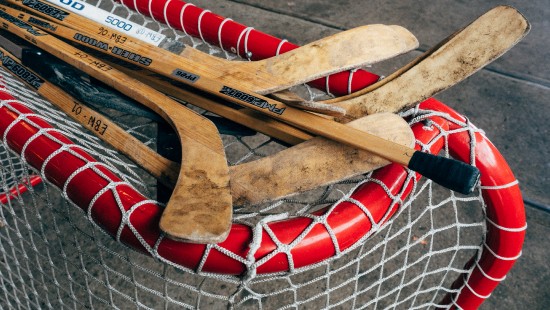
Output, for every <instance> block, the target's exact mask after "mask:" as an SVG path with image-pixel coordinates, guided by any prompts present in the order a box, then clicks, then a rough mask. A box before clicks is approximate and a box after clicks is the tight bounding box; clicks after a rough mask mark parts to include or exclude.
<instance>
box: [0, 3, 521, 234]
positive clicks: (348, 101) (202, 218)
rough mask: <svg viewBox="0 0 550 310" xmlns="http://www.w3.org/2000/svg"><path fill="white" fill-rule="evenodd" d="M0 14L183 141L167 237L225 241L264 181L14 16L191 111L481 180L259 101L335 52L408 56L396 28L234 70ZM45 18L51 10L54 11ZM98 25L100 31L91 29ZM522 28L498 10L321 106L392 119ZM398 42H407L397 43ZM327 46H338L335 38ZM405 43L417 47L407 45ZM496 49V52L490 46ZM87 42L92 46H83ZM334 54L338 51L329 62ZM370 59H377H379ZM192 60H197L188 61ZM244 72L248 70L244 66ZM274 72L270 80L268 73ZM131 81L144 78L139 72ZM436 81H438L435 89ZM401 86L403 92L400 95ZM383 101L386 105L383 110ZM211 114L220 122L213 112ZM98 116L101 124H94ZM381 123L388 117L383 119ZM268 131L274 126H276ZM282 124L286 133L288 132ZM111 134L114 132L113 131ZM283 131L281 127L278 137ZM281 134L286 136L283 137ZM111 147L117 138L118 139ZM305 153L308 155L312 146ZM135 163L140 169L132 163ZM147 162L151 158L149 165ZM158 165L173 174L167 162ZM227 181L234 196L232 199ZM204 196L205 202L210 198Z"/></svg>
mask: <svg viewBox="0 0 550 310" xmlns="http://www.w3.org/2000/svg"><path fill="white" fill-rule="evenodd" d="M18 3H19V4H20V2H16V4H18ZM23 7H24V8H26V9H30V10H33V9H37V8H42V10H43V9H44V6H34V7H33V6H23ZM5 10H6V11H5V13H2V16H1V18H2V19H3V22H4V25H5V28H7V30H8V31H10V32H12V33H14V34H16V35H18V36H21V37H23V38H24V39H25V40H27V41H28V42H30V43H32V44H34V45H36V46H38V47H40V48H42V49H44V50H45V51H47V52H49V53H51V54H53V55H55V56H57V57H59V58H62V59H64V60H65V61H67V62H69V63H72V64H74V65H75V66H77V67H79V69H81V70H83V71H85V72H86V73H88V74H90V75H92V76H95V77H96V78H98V79H101V80H102V81H103V82H106V83H107V84H110V85H111V86H113V87H115V88H117V89H118V90H120V91H122V92H123V93H125V94H126V95H128V96H131V97H133V98H134V99H136V100H137V101H140V102H141V103H143V104H145V105H147V106H148V107H150V108H151V109H153V110H154V111H155V112H157V113H159V114H160V115H161V116H163V118H165V119H166V120H167V121H168V122H169V123H171V125H172V126H173V127H175V130H176V131H177V132H178V134H179V135H180V139H181V142H182V163H184V165H183V167H182V168H181V170H179V171H178V172H179V174H178V178H177V184H176V189H175V191H174V194H173V196H172V199H171V201H170V202H169V204H168V207H167V209H166V211H165V213H164V215H163V219H162V221H161V225H162V227H163V229H164V230H165V231H166V232H167V233H168V234H169V235H171V236H172V237H175V238H182V239H185V240H192V241H196V242H218V241H220V240H223V238H224V237H225V235H226V231H227V228H228V227H229V222H230V219H231V208H230V206H231V203H232V199H233V198H232V196H231V194H233V196H237V195H236V194H235V192H236V191H237V190H236V189H235V188H237V187H239V186H242V187H245V186H246V182H249V183H250V182H256V181H252V180H257V179H261V176H249V177H250V179H249V180H248V181H243V182H239V179H238V178H237V177H236V175H242V174H243V173H244V172H242V171H241V172H234V171H233V172H231V171H230V170H229V168H227V164H226V161H225V158H224V154H223V148H222V147H221V143H220V142H219V138H218V137H217V132H216V131H215V130H214V127H213V126H212V124H211V123H210V122H209V121H206V120H204V119H203V118H201V117H199V116H197V115H195V114H194V113H190V112H189V111H187V110H186V109H183V108H181V106H179V105H178V104H177V103H173V102H172V101H168V99H167V98H166V97H163V96H162V95H161V94H159V93H157V92H155V91H154V90H153V89H148V88H147V87H146V85H145V84H142V83H138V82H136V81H133V80H132V79H130V78H129V77H128V76H127V75H124V74H122V73H120V72H118V71H116V70H115V69H114V68H113V67H114V65H111V64H109V63H107V62H105V61H103V60H98V59H95V58H93V57H92V56H91V55H90V54H89V53H85V52H83V51H81V50H77V49H75V48H74V47H72V46H70V45H67V44H65V43H63V42H61V41H59V40H56V39H54V38H53V37H50V36H47V35H45V33H44V32H41V31H37V30H36V29H34V28H32V27H31V26H29V25H28V24H25V23H23V22H22V21H20V20H19V19H18V18H22V19H25V18H27V20H28V21H29V22H33V23H34V24H35V25H39V26H41V27H43V29H45V30H48V31H52V32H53V33H54V34H56V35H59V36H61V37H64V38H65V39H70V40H76V41H79V42H80V43H84V44H85V45H87V47H92V48H95V49H97V50H99V51H105V52H107V53H108V54H109V55H111V56H116V57H118V58H120V59H123V60H130V61H132V62H133V63H134V64H138V65H142V66H144V67H145V68H147V69H151V70H154V71H155V72H156V73H158V74H162V75H165V76H167V77H169V78H171V79H176V80H178V82H180V83H183V84H185V85H183V84H179V85H178V88H174V87H172V86H170V85H167V84H166V83H164V82H158V83H159V84H157V86H156V87H158V88H159V89H163V90H164V91H166V92H168V91H170V92H173V93H172V95H174V96H176V95H177V96H182V97H184V99H185V100H186V101H190V102H192V103H195V101H205V102H207V103H208V104H211V105H216V103H214V102H212V101H211V100H209V99H206V98H205V97H202V96H203V95H205V94H204V93H209V94H210V95H214V96H215V97H216V98H222V99H225V100H228V101H231V102H233V103H236V104H240V105H244V106H247V107H250V108H253V109H255V110H256V111H259V112H267V114H269V115H270V116H273V117H275V118H276V119H278V120H282V121H284V122H286V123H289V124H291V125H293V126H296V127H299V128H300V129H301V130H303V131H306V132H309V133H310V134H314V135H321V136H326V137H328V138H329V139H333V140H337V141H340V142H342V143H346V144H350V145H352V146H354V147H358V148H362V149H366V150H368V151H370V152H373V153H374V154H377V155H380V156H382V157H385V158H388V159H390V160H392V161H395V162H398V163H401V164H403V165H406V166H409V167H410V168H411V169H413V170H416V171H418V172H420V173H422V174H425V175H427V176H428V177H431V178H433V179H434V180H435V181H436V182H440V183H443V185H445V186H449V187H451V188H453V189H455V190H458V191H461V192H464V193H468V192H469V191H470V190H471V189H472V188H473V187H474V186H475V184H476V182H477V177H478V176H477V172H476V169H475V168H472V167H469V166H467V165H465V164H461V163H458V162H455V161H451V160H448V159H443V158H439V157H432V156H428V155H427V154H422V153H419V152H417V151H414V150H412V149H410V148H409V147H403V146H400V145H398V144H395V143H390V142H387V141H385V140H384V139H380V138H376V137H373V136H371V135H367V134H365V133H364V132H362V131H360V130H353V129H351V128H350V127H351V126H344V125H341V124H339V123H336V122H334V121H331V120H327V119H326V118H323V117H320V116H317V115H314V114H311V113H308V112H303V111H300V110H296V109H293V108H291V107H288V106H286V105H284V104H283V103H282V102H280V101H277V100H273V99H271V98H268V97H263V96H261V95H260V94H265V93H269V92H274V91H277V90H282V89H286V88H288V87H290V86H292V85H293V84H295V83H302V82H305V81H307V80H309V79H313V78H316V77H319V76H321V75H323V74H328V73H331V72H333V71H331V70H333V69H334V68H325V69H323V70H327V71H324V72H322V73H319V72H320V71H322V69H321V68H320V67H321V66H320V65H319V64H318V63H314V65H313V66H310V67H309V68H311V71H308V70H306V69H305V68H308V67H307V65H308V63H311V61H309V60H310V58H311V57H315V59H319V61H321V60H322V59H325V56H326V57H329V56H330V55H335V54H336V55H340V53H339V52H338V51H341V50H342V46H343V47H346V48H348V49H350V50H351V51H353V53H352V54H353V55H355V56H360V55H363V56H364V55H368V57H367V58H368V59H367V60H365V59H359V60H353V61H350V63H336V68H337V69H342V70H344V69H349V68H352V67H355V66H360V65H364V64H368V63H373V62H376V61H379V60H383V59H386V58H389V57H392V56H394V55H396V54H398V53H401V52H404V51H406V50H408V49H411V48H414V46H415V40H411V37H410V34H408V33H407V32H405V31H403V30H402V29H400V28H396V27H390V26H385V27H372V26H371V27H366V28H361V29H356V30H353V31H351V32H348V33H344V34H343V35H342V36H343V37H342V38H343V39H342V41H340V42H341V44H342V45H340V47H338V44H334V45H332V43H331V44H326V43H323V41H321V42H316V43H314V44H311V45H308V46H306V47H305V48H304V49H299V50H296V51H295V52H293V53H291V54H285V57H286V58H284V57H279V58H274V59H271V60H268V61H264V62H257V63H248V64H242V66H241V65H237V64H231V66H228V64H227V63H223V62H220V61H217V60H215V59H211V58H209V57H207V56H206V55H201V54H198V53H197V52H192V50H191V52H189V53H190V54H197V55H195V56H194V57H188V58H178V57H175V56H174V55H163V53H164V52H162V51H161V50H157V49H155V48H153V47H152V46H148V45H145V44H143V43H141V42H138V41H134V40H133V39H131V38H127V39H126V40H124V42H120V41H121V40H120V35H112V33H113V31H110V33H108V36H107V37H94V36H95V33H93V32H88V31H91V30H92V29H90V30H83V29H85V25H93V23H92V22H87V23H84V22H81V23H79V22H77V21H72V22H71V23H69V24H67V26H70V27H73V28H74V29H78V30H73V29H70V28H65V27H63V26H61V25H56V24H54V23H52V22H50V21H45V20H40V19H39V18H37V17H31V16H28V15H24V14H19V12H14V11H10V9H8V8H5ZM39 11H40V9H38V11H34V13H39ZM43 11H45V12H52V10H43ZM10 14H12V15H10ZM14 16H17V17H18V18H16V17H14ZM71 16H74V15H71ZM66 21H67V22H68V19H66ZM95 27H96V31H97V29H98V28H97V27H98V26H95ZM372 28H374V29H372ZM371 30H375V31H376V34H375V35H374V37H376V39H377V40H381V38H383V37H384V36H385V35H387V34H388V33H390V34H391V35H390V36H388V37H387V38H388V40H387V42H389V46H384V45H382V44H381V43H380V44H379V43H378V41H374V43H375V44H373V41H369V40H367V41H366V42H362V41H361V40H357V37H355V36H357V35H358V34H357V31H359V32H361V31H362V32H364V36H361V38H363V37H365V38H369V34H370V32H371ZM396 30H398V31H396ZM527 30H528V24H527V23H526V22H525V20H524V19H523V18H522V17H521V15H519V14H518V13H517V12H516V11H515V10H513V9H511V8H507V7H499V8H497V9H495V10H493V11H491V12H489V13H488V14H486V15H484V16H483V17H482V18H480V19H479V20H477V21H476V22H474V23H473V24H471V25H470V26H468V27H467V28H465V29H464V30H463V31H461V32H459V33H458V34H455V35H453V36H451V37H450V38H449V39H448V40H445V41H444V42H442V43H441V44H439V45H438V46H436V47H435V48H434V49H433V50H430V51H429V52H428V53H426V54H425V55H423V56H422V57H420V58H418V59H417V60H415V61H414V62H412V63H411V64H409V65H407V66H406V67H405V68H403V69H402V70H399V71H398V72H396V73H395V74H393V75H392V76H390V77H389V78H387V79H384V80H382V81H381V82H380V84H377V85H374V87H372V88H369V89H368V92H365V93H364V94H363V93H360V94H359V93H358V94H352V95H351V96H349V97H345V98H340V99H336V100H333V101H330V102H327V103H329V104H335V105H337V106H340V107H342V108H344V109H345V110H347V114H346V116H345V117H342V119H349V118H359V117H362V116H364V115H365V114H367V113H369V112H371V113H372V112H373V111H376V112H379V111H382V110H389V111H397V110H400V109H403V108H405V107H407V106H410V105H412V104H415V103H417V102H419V101H420V100H422V99H425V98H427V97H429V96H431V95H433V94H434V93H436V92H437V91H439V90H442V89H445V88H446V87H449V86H451V85H453V84H454V83H456V82H458V81H460V80H461V79H463V78H465V77H467V76H469V75H470V74H472V73H473V72H475V71H476V70H478V69H479V68H481V67H482V66H483V65H485V64H486V63H488V62H489V61H491V60H493V59H495V58H496V57H498V56H499V55H501V54H502V53H503V52H505V51H506V50H507V49H508V48H510V47H511V46H512V45H513V44H515V43H516V42H517V41H518V40H519V39H521V37H522V36H523V35H524V34H525V33H526V31H527ZM502 34H506V35H505V36H504V37H505V39H503V36H502ZM346 35H349V37H347V38H346ZM371 35H372V34H371ZM480 35H483V36H484V39H485V40H486V41H485V42H484V43H485V44H487V45H488V46H490V47H491V48H490V49H488V48H487V46H485V45H482V44H479V43H478V44H477V45H476V44H472V42H476V41H478V38H479V36H480ZM396 36H397V37H396ZM400 36H405V37H404V38H402V37H400ZM110 38H114V40H113V41H110ZM328 40H329V41H338V40H337V39H336V38H331V39H328ZM350 42H353V43H355V44H357V45H355V48H350V47H349V46H348V44H350ZM381 42H384V40H381ZM411 42H413V43H414V44H410V43H411ZM496 42H498V43H499V44H498V45H497V44H495V43H496ZM90 43H92V44H91V45H90ZM100 43H101V44H100ZM363 44H364V45H363ZM92 45H93V46H92ZM320 46H321V47H324V48H327V49H328V48H335V50H332V51H327V50H325V51H324V52H323V51H321V50H320V48H319V47H320ZM391 46H398V47H399V49H398V51H395V50H392V49H391ZM457 46H465V49H468V53H469V54H470V55H471V54H476V53H479V55H481V57H472V59H475V60H476V61H475V62H473V61H472V62H469V63H468V64H467V66H466V65H464V61H463V59H464V58H463V55H464V54H463V53H464V50H461V49H460V48H458V47H457ZM367 47H374V48H378V47H380V49H381V51H378V50H377V49H375V50H371V51H370V52H371V53H366V54H363V53H364V50H365V49H366V48H367ZM187 51H189V49H187ZM334 51H336V53H335V54H334ZM377 52H381V53H380V54H378V53H377ZM189 53H187V54H189ZM312 55H313V56H312ZM442 55H443V56H442ZM346 56H347V55H346ZM350 56H351V55H350ZM476 56H477V54H476ZM300 57H305V60H304V61H303V63H302V64H303V66H301V67H300V68H298V69H297V70H294V71H292V70H290V72H289V71H288V70H289V66H291V65H295V64H296V63H300V62H299V61H298V60H297V59H300ZM198 58H200V59H201V64H205V63H208V66H204V65H198V64H197V63H196V62H194V60H196V59H198ZM359 58H361V57H359ZM170 59H177V63H176V64H170V61H169V60H170ZM189 59H194V60H193V61H190V60H189ZM301 59H304V58H301ZM339 59H345V60H346V59H347V60H349V59H352V58H349V57H339ZM329 60H330V61H328V62H327V64H332V63H331V61H332V59H329ZM457 60H462V61H457ZM156 63H160V65H158V66H156V65H155V66H154V65H153V64H156ZM247 66H248V68H246V67H247ZM12 68H14V66H12ZM17 68H18V70H20V69H19V68H21V67H20V65H19V66H17ZM457 68H461V69H462V70H457ZM123 70H124V69H123ZM445 70H447V71H445ZM12 71H13V70H12ZM26 72H28V71H26ZM272 72H273V73H275V74H277V75H272ZM422 72H428V73H430V74H431V75H430V74H428V75H426V74H423V75H422V74H421V73H422ZM449 72H454V73H456V74H449ZM294 73H296V75H294ZM301 73H304V75H305V76H304V75H301V76H300V74H301ZM134 74H136V73H135V71H133V72H132V75H134ZM137 75H142V74H141V73H137ZM280 75H284V76H286V77H292V78H289V79H286V80H285V79H283V78H281V79H279V78H277V77H279V76H280ZM21 76H23V77H25V76H26V78H27V81H29V76H30V75H29V73H25V74H24V75H21ZM276 76H277V77H276ZM151 78H152V76H151V75H150V76H149V77H147V79H148V80H147V81H148V82H147V84H151V85H153V84H152V83H153V80H151ZM436 81H437V83H435V82H436ZM382 83H383V84H382ZM41 85H42V84H41ZM403 85H407V86H406V87H404V86H403ZM184 87H190V88H191V89H195V88H197V89H199V90H200V91H201V92H202V93H200V95H197V94H191V93H189V92H188V91H186V90H184V89H183V88H184ZM403 88H404V89H406V90H410V92H408V91H403ZM137 89H139V92H138V93H136V90H137ZM392 94H394V95H393V96H394V97H391V96H390V95H392ZM190 96H195V97H190ZM387 100H389V102H391V103H392V104H393V105H392V106H389V104H388V101H387ZM73 108H74V105H73ZM229 110H230V111H231V112H228V113H233V112H232V111H234V110H231V109H229ZM213 112H215V113H219V114H221V113H220V112H218V111H217V110H214V109H213ZM69 114H71V113H69ZM73 114H74V113H73ZM244 114H245V116H247V117H251V116H252V117H254V114H250V113H248V112H245V113H244ZM97 117H98V118H99V117H100V116H97ZM376 117H381V118H382V119H383V121H382V123H385V124H386V125H387V126H389V127H391V128H393V127H398V126H399V125H398V124H399V122H398V121H397V120H393V119H395V117H394V118H393V119H392V116H391V115H385V116H384V115H378V116H376ZM384 117H387V118H385V119H384ZM388 120H390V121H391V122H392V124H388ZM243 122H244V121H243ZM272 122H273V121H272ZM274 123H275V124H277V126H279V122H274ZM356 124H360V120H358V121H357V123H356ZM281 126H284V127H283V128H286V125H281ZM357 126H360V127H361V128H368V127H369V125H368V124H367V125H366V124H365V123H364V124H363V125H357ZM109 128H112V126H110V127H109ZM289 128H293V127H289ZM292 130H293V131H294V132H298V133H300V134H301V135H302V137H303V138H302V139H308V138H309V136H308V134H304V133H303V131H300V130H298V129H295V128H293V129H292ZM384 131H387V130H384ZM281 132H283V133H287V131H286V129H282V130H281ZM288 132H290V129H289V131H288ZM396 132H403V136H406V135H405V133H406V130H405V128H403V130H399V129H396ZM99 134H100V135H101V136H105V132H100V133H99ZM407 139H409V140H407ZM115 140H117V138H115ZM118 140H122V139H121V138H120V137H119V138H118ZM311 140H312V142H311V143H312V145H314V146H317V145H318V144H326V145H328V146H327V147H331V148H332V149H335V150H338V149H340V147H339V145H338V144H333V143H331V142H329V141H327V140H323V139H321V138H315V139H311ZM314 141H315V142H314ZM401 141H404V142H402V143H405V144H408V143H410V136H408V138H403V140H401ZM308 143H309V142H308ZM315 143H317V144H315ZM137 145H139V144H134V143H132V145H130V146H129V147H130V149H129V150H126V151H125V152H127V153H134V154H135V153H138V151H136V147H137ZM304 149H305V150H306V149H310V150H311V148H304ZM319 150H322V148H321V147H320V146H319V149H317V150H316V151H315V152H313V153H311V154H308V155H307V156H304V157H303V158H308V159H311V158H315V160H317V157H321V156H322V155H323V154H319V153H321V152H320V151H319ZM328 152H330V150H327V151H326V152H325V154H324V156H329V157H330V156H331V155H332V154H330V153H328ZM347 153H348V154H346V152H343V156H347V155H349V153H354V152H353V151H347ZM136 160H137V161H139V159H136ZM330 160H331V158H329V159H327V161H328V162H330ZM355 160H356V161H363V160H364V158H360V157H357V158H355ZM146 161H149V160H148V159H147V160H146ZM165 164H168V165H169V166H171V167H175V164H173V163H165ZM291 167H292V166H291ZM151 170H153V169H151ZM161 171H164V173H166V171H170V170H166V169H161ZM364 171H366V170H363V171H354V172H352V173H361V172H364ZM157 175H158V176H159V177H160V176H161V175H162V173H158V174H157ZM230 178H231V191H232V192H230V191H229V190H230V187H229V179H230ZM244 178H245V177H243V180H245V179H244ZM174 179H175V178H174V177H173V176H172V182H173V181H174ZM310 181H311V180H310ZM332 181H333V179H327V180H326V182H327V183H328V182H332ZM243 184H244V185H243ZM319 185H320V184H319ZM263 188H265V187H263ZM290 193H292V191H291V192H286V193H283V195H288V194H290ZM277 194H279V193H277ZM199 197H200V199H199ZM209 197H210V198H211V199H208V198H209ZM269 198H271V197H267V198H261V199H260V200H262V199H269ZM245 202H246V201H245ZM204 206H206V210H205V209H204V208H203V207H204Z"/></svg>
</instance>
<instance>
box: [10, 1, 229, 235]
mask: <svg viewBox="0 0 550 310" xmlns="http://www.w3.org/2000/svg"><path fill="white" fill-rule="evenodd" d="M0 19H1V20H2V21H3V22H4V23H3V26H4V29H6V30H8V31H10V32H12V33H13V34H15V35H17V36H19V37H20V38H23V39H25V40H26V41H28V42H30V43H32V44H36V43H38V42H44V41H45V42H48V43H47V44H46V43H39V44H37V45H42V46H44V47H46V48H43V49H44V50H46V51H48V49H49V51H48V52H50V53H51V54H53V55H54V56H57V57H58V58H61V59H63V60H64V61H66V62H68V63H71V64H73V65H74V66H75V67H77V68H79V69H80V70H82V71H84V72H86V73H87V74H89V75H90V76H93V77H95V78H97V79H100V80H102V81H103V82H104V83H106V84H108V85H110V86H111V87H114V88H116V89H117V90H119V91H120V92H122V93H124V94H125V95H127V96H129V97H131V98H133V99H135V100H136V101H138V102H140V103H142V104H143V105H145V106H147V107H149V108H150V109H152V110H153V111H155V112H156V113H157V114H159V115H160V116H162V117H163V118H164V119H165V120H166V121H167V122H168V123H169V124H170V125H171V126H172V127H173V128H174V130H175V131H176V133H177V134H178V136H179V138H180V141H181V146H182V158H181V162H182V163H183V165H184V167H183V168H182V169H180V171H179V174H178V182H177V184H176V186H175V188H174V191H173V193H172V196H171V198H170V200H169V201H168V204H167V206H166V211H172V210H176V214H178V215H179V216H177V218H178V223H175V224H177V226H178V227H179V232H178V234H177V235H171V237H174V238H180V239H185V240H187V241H191V242H199V243H204V242H207V243H210V242H220V241H223V240H224V239H225V237H226V236H227V234H228V232H229V227H230V225H231V218H232V198H231V193H230V188H229V168H228V166H227V161H226V159H225V153H224V149H223V144H222V142H221V139H220V137H219V135H218V132H217V129H216V127H215V126H214V124H212V122H210V121H209V120H207V119H205V118H204V117H202V116H200V115H198V114H196V113H195V112H193V111H191V110H189V109H187V108H185V107H184V106H182V105H180V104H179V103H177V102H175V101H173V100H171V99H170V98H168V97H166V96H165V95H164V94H161V93H160V92H158V91H156V90H155V89H153V88H151V87H149V86H148V85H146V84H143V83H140V82H138V81H137V80H134V79H132V78H131V77H129V76H127V75H126V74H123V73H121V72H119V71H117V70H115V69H113V68H112V67H110V66H109V65H107V64H105V63H103V62H102V61H100V60H98V59H95V58H93V57H92V56H90V55H88V54H86V53H84V52H82V51H80V50H78V49H76V48H74V47H73V46H70V45H68V44H66V43H64V42H62V41H59V40H57V39H55V38H54V37H51V36H50V35H48V34H47V33H44V32H41V31H38V30H36V29H34V28H33V27H32V26H30V25H28V24H26V23H24V22H23V21H21V20H19V19H17V18H15V17H13V16H11V15H9V14H7V13H5V12H4V11H0ZM39 47H41V46H39ZM52 51H53V53H52ZM136 90H138V91H136ZM174 208H175V209H174ZM182 214H185V216H181V215H182ZM168 219H169V220H170V219H171V218H170V217H169V218H168ZM161 224H162V221H161ZM164 225H166V223H164Z"/></svg>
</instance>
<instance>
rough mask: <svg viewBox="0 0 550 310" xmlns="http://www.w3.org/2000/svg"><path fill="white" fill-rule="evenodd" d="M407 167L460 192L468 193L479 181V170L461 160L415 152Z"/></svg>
mask: <svg viewBox="0 0 550 310" xmlns="http://www.w3.org/2000/svg"><path fill="white" fill-rule="evenodd" d="M408 167H409V169H411V170H413V171H416V172H418V173H420V174H422V175H423V176H425V177H427V178H429V179H431V180H432V181H434V182H435V183H437V184H439V185H442V186H445V187H446V188H448V189H451V190H453V191H455V192H459V193H461V194H465V195H467V194H470V193H471V192H472V191H473V190H474V188H475V187H476V185H477V183H478V182H479V177H480V172H479V169H477V168H476V167H474V166H470V165H468V164H466V163H463V162H461V161H458V160H455V159H451V158H446V157H441V156H435V155H432V154H428V153H422V152H418V151H417V152H415V153H414V154H413V156H412V158H411V160H410V162H409V165H408Z"/></svg>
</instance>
